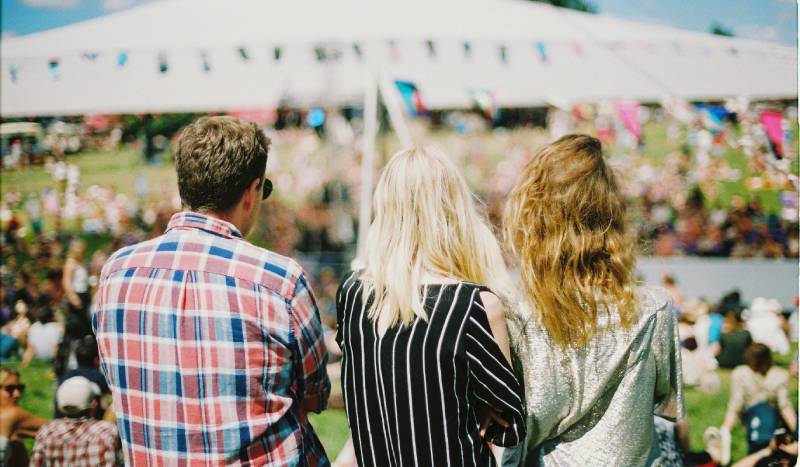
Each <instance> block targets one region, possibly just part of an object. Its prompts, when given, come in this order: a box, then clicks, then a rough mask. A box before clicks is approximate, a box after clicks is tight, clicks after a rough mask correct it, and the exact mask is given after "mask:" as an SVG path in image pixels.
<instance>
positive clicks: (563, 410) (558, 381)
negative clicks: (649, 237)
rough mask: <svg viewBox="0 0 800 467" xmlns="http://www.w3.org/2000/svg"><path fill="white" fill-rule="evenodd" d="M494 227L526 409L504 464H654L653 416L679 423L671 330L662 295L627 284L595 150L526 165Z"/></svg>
mask: <svg viewBox="0 0 800 467" xmlns="http://www.w3.org/2000/svg"><path fill="white" fill-rule="evenodd" d="M504 230H505V234H506V239H507V241H508V243H509V246H510V247H511V250H512V251H513V252H514V253H515V255H516V257H517V258H518V260H519V270H520V276H521V282H522V286H521V291H522V293H523V294H524V296H525V299H526V300H525V301H526V302H527V303H526V305H527V306H524V307H521V309H520V310H521V312H520V313H519V315H518V316H517V317H516V318H515V319H513V320H511V321H512V322H511V323H510V328H511V331H510V334H511V339H512V345H513V347H514V348H515V352H516V353H517V354H518V355H519V358H520V360H521V364H522V366H523V368H524V380H525V381H524V383H525V395H526V405H527V412H528V436H527V438H526V442H525V443H524V445H523V446H522V448H521V449H517V454H518V455H520V456H519V457H521V459H520V458H517V459H516V462H519V463H522V464H523V465H536V463H537V462H538V463H539V464H540V465H544V466H548V465H558V466H573V465H574V466H588V465H592V466H594V465H598V466H599V465H615V466H616V465H620V466H622V465H624V466H643V465H653V464H654V463H657V462H659V455H660V453H659V449H658V447H657V440H656V439H655V430H654V420H653V416H654V414H655V415H660V416H663V417H666V418H672V419H680V418H683V416H684V409H683V389H682V386H681V384H682V383H681V367H680V358H679V355H680V354H679V351H680V344H679V340H678V333H677V324H676V321H675V315H674V313H673V311H672V304H671V302H670V299H669V295H668V294H667V292H666V291H665V290H663V289H660V288H659V289H656V288H646V287H641V288H640V287H636V286H635V285H634V279H633V277H634V251H635V249H634V245H633V242H632V240H631V239H630V237H629V236H628V235H627V234H626V219H625V203H624V200H623V198H622V194H621V193H620V189H619V186H618V185H617V181H616V178H615V176H614V174H613V172H612V171H611V169H610V168H609V167H608V166H607V165H606V162H605V160H604V159H603V154H602V151H601V147H600V142H599V141H598V140H597V139H595V138H592V137H590V136H584V135H568V136H564V137H563V138H561V139H559V140H558V141H556V142H555V143H552V144H550V145H549V146H547V147H545V148H544V149H542V150H541V151H540V152H539V153H538V154H537V155H536V156H534V157H533V159H531V160H530V161H529V162H528V163H527V165H526V166H525V168H524V169H523V173H522V178H521V181H520V182H519V183H518V184H517V186H516V187H515V188H514V189H513V190H512V192H511V195H510V198H509V200H508V204H507V207H506V212H505V219H504ZM512 454H513V453H511V452H507V453H506V460H507V461H508V463H509V464H512V463H513V462H512V461H513V460H514V456H513V455H512Z"/></svg>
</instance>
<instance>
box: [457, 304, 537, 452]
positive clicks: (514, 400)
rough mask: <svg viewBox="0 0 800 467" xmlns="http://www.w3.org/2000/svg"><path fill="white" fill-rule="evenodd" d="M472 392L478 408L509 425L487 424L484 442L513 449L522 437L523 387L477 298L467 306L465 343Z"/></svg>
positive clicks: (523, 423) (523, 435) (523, 434)
mask: <svg viewBox="0 0 800 467" xmlns="http://www.w3.org/2000/svg"><path fill="white" fill-rule="evenodd" d="M464 349H465V351H466V356H467V361H468V362H469V381H470V387H471V388H472V393H473V395H474V397H475V398H476V399H477V401H478V403H479V404H480V405H483V406H484V408H486V409H490V410H493V411H494V412H496V413H497V414H498V415H500V416H501V417H502V418H503V419H504V420H506V421H507V422H508V423H509V426H508V427H507V428H503V427H502V426H500V425H499V424H497V423H494V422H492V423H490V424H489V427H488V429H487V432H486V436H485V439H486V441H489V442H491V443H493V444H495V445H497V446H505V447H510V446H515V445H517V444H519V443H520V442H521V441H522V440H523V439H524V438H525V417H524V413H523V412H524V403H523V400H522V387H521V385H520V384H519V381H518V380H517V378H516V376H515V375H514V372H513V371H512V369H511V365H509V363H508V362H507V361H506V359H505V356H503V352H502V351H501V350H500V346H498V345H497V342H496V341H495V339H494V336H493V335H492V331H491V328H490V327H489V319H488V317H487V316H486V310H485V309H484V307H483V304H482V303H481V301H480V298H478V297H477V296H476V299H475V301H474V302H473V303H472V305H471V306H470V310H469V319H468V322H467V326H466V340H465V343H464Z"/></svg>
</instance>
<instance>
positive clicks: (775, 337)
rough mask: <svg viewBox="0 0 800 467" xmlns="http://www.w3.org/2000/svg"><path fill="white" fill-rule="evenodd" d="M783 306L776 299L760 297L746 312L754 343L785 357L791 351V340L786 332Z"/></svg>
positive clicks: (748, 328)
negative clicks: (782, 314) (782, 313)
mask: <svg viewBox="0 0 800 467" xmlns="http://www.w3.org/2000/svg"><path fill="white" fill-rule="evenodd" d="M781 312H782V310H781V304H780V303H779V302H778V301H777V300H775V299H774V298H771V299H767V298H764V297H758V298H756V299H755V300H753V303H751V304H750V307H749V308H748V309H747V310H746V311H745V313H744V316H745V321H746V322H747V330H748V331H749V332H750V335H751V336H752V337H753V342H759V343H761V344H764V345H766V346H767V347H769V348H770V350H772V351H773V352H776V353H779V354H782V355H785V354H788V353H789V351H790V350H791V345H790V344H789V338H788V337H787V335H786V331H785V330H784V326H783V325H784V322H785V321H784V319H783V316H781Z"/></svg>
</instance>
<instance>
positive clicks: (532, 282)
mask: <svg viewBox="0 0 800 467" xmlns="http://www.w3.org/2000/svg"><path fill="white" fill-rule="evenodd" d="M503 223H504V234H505V240H506V242H507V243H508V244H509V246H510V248H511V250H512V251H513V253H514V254H515V255H516V256H517V258H518V259H519V262H520V265H519V267H520V273H521V280H522V284H523V293H524V295H525V298H527V300H528V302H529V303H530V305H531V306H532V308H533V309H534V310H536V311H537V312H538V317H539V319H540V321H541V323H542V325H543V326H544V328H545V329H546V330H547V332H548V333H549V335H550V337H551V338H552V339H553V340H554V342H556V343H557V344H559V345H561V346H563V347H567V346H572V347H583V346H584V345H585V344H586V343H587V342H588V341H589V340H590V339H591V338H592V336H593V335H594V334H595V332H596V330H597V318H598V315H599V314H600V313H607V314H608V315H609V317H612V315H613V314H617V315H618V316H619V319H620V322H621V324H622V326H623V327H630V326H631V325H632V324H633V323H634V322H635V318H636V310H635V298H634V280H633V273H634V266H635V251H634V244H635V243H634V241H633V239H632V238H631V237H630V236H629V235H627V234H626V231H625V202H624V200H623V198H622V193H621V192H620V190H619V187H618V184H617V180H616V177H615V176H614V173H613V171H612V170H611V168H610V167H609V166H608V165H606V163H605V161H604V160H603V153H602V149H601V146H600V141H598V140H597V139H596V138H593V137H591V136H587V135H567V136H564V137H562V138H561V139H559V140H558V141H556V142H554V143H552V144H550V145H548V146H546V147H545V148H543V149H542V150H540V151H539V153H538V154H536V156H535V157H533V159H531V160H530V161H529V162H528V163H527V165H526V166H525V168H524V169H523V173H522V177H521V181H520V182H519V183H518V184H517V185H516V186H515V187H514V189H513V190H512V192H511V195H510V196H509V199H508V202H507V205H506V209H505V214H504V222H503Z"/></svg>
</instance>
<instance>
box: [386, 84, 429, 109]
mask: <svg viewBox="0 0 800 467" xmlns="http://www.w3.org/2000/svg"><path fill="white" fill-rule="evenodd" d="M394 85H395V86H397V90H398V91H399V92H400V97H401V98H402V99H403V103H404V104H405V105H406V111H407V112H408V114H409V115H415V116H416V115H424V114H427V113H428V112H429V110H428V108H427V107H426V106H425V102H424V101H423V100H422V94H420V92H419V89H417V85H416V84H414V83H413V82H411V81H401V80H395V82H394Z"/></svg>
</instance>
